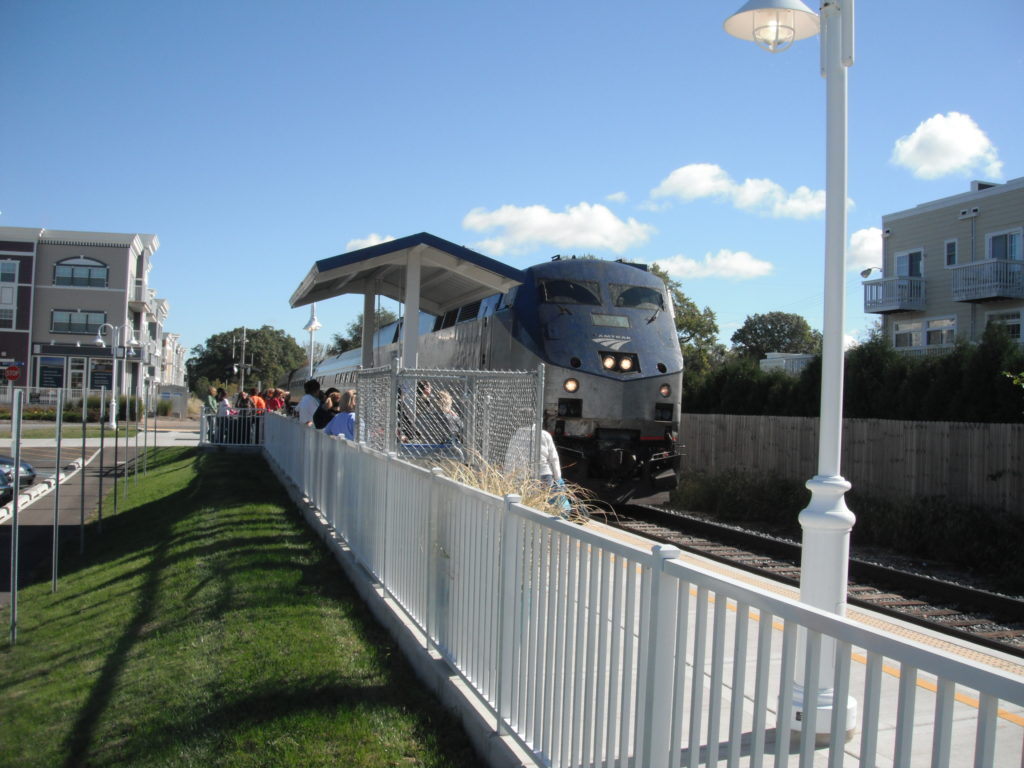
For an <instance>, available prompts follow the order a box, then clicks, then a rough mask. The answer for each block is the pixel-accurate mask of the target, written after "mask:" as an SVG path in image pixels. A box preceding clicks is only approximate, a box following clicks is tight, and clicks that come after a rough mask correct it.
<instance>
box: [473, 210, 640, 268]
mask: <svg viewBox="0 0 1024 768" xmlns="http://www.w3.org/2000/svg"><path fill="white" fill-rule="evenodd" d="M462 226H463V227H464V228H465V229H469V230H473V231H474V232H487V231H489V230H492V229H501V230H504V231H503V232H501V233H500V234H498V235H497V236H495V237H493V238H490V239H488V240H484V241H482V242H480V243H477V244H475V246H474V247H478V248H480V249H481V250H483V251H484V252H485V253H486V252H489V253H493V254H496V255H501V254H503V253H509V252H516V251H525V250H529V249H530V248H533V247H536V246H538V245H551V246H554V247H556V248H564V249H570V248H580V249H608V250H610V251H613V252H615V253H622V252H623V251H625V250H626V249H627V248H630V247H632V246H634V245H640V244H642V243H645V242H647V240H648V239H649V238H650V236H651V234H652V233H653V232H654V227H652V226H651V225H650V224H642V223H641V222H639V221H637V220H636V219H633V218H630V219H627V220H625V221H623V220H622V219H620V218H619V217H618V216H616V215H615V214H614V213H612V212H611V210H609V209H608V207H607V206H604V205H600V204H591V203H580V204H579V205H574V206H571V207H568V208H566V209H565V211H563V212H561V213H558V212H555V211H551V210H549V209H547V208H545V207H544V206H543V205H528V206H525V207H519V206H516V205H503V206H501V208H498V209H497V210H494V211H487V210H484V209H483V208H474V209H473V210H472V211H470V212H469V213H467V214H466V216H465V218H464V219H463V220H462Z"/></svg>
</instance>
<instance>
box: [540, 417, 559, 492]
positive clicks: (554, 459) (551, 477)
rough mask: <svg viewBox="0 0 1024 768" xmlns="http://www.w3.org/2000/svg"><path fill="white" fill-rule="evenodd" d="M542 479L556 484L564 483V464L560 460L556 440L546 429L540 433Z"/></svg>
mask: <svg viewBox="0 0 1024 768" xmlns="http://www.w3.org/2000/svg"><path fill="white" fill-rule="evenodd" d="M539 469H540V479H541V480H544V481H545V482H548V483H551V484H555V483H560V482H562V463H561V462H560V461H559V460H558V449H557V448H555V440H554V438H552V437H551V433H550V432H548V431H547V430H546V429H542V430H541V431H540V462H539Z"/></svg>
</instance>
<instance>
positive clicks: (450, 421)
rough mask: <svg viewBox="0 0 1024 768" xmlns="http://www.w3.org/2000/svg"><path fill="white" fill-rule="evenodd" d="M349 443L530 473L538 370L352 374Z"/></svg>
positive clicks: (538, 406) (535, 448)
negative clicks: (352, 435)
mask: <svg viewBox="0 0 1024 768" xmlns="http://www.w3.org/2000/svg"><path fill="white" fill-rule="evenodd" d="M356 390H357V397H356V439H357V440H360V441H364V442H366V443H367V444H368V445H369V446H370V447H372V448H374V449H376V450H378V451H382V452H388V451H396V452H397V453H398V454H399V456H401V457H402V458H404V459H408V460H411V461H416V462H424V463H431V462H436V461H437V460H438V459H449V460H454V461H458V462H462V463H465V464H467V465H470V466H474V467H477V466H484V465H487V466H491V467H500V468H502V470H503V471H504V472H506V473H516V474H521V475H523V476H526V477H532V476H533V475H534V474H536V471H537V462H538V458H539V450H540V440H539V437H540V424H541V413H542V411H543V392H544V369H543V366H540V367H538V368H537V370H535V371H461V370H460V371H445V370H426V369H399V368H398V366H397V362H396V364H395V365H393V366H391V367H388V368H375V369H369V370H364V371H360V372H359V373H358V374H357V376H356Z"/></svg>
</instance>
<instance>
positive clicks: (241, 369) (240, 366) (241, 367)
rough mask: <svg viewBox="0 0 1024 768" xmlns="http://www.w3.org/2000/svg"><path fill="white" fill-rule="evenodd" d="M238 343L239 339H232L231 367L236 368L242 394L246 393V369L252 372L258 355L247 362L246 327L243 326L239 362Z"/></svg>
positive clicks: (252, 356)
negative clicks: (236, 353) (236, 354)
mask: <svg viewBox="0 0 1024 768" xmlns="http://www.w3.org/2000/svg"><path fill="white" fill-rule="evenodd" d="M237 341H238V339H237V337H235V336H232V337H231V365H232V367H233V368H234V371H235V373H237V374H238V377H239V378H238V390H239V391H240V392H244V391H245V372H246V369H248V370H252V366H253V364H254V363H255V361H256V354H255V353H253V354H252V355H251V356H250V358H251V359H250V360H249V362H248V363H246V362H245V326H244V325H243V326H242V356H241V359H240V362H239V358H237V357H235V344H236V342H237Z"/></svg>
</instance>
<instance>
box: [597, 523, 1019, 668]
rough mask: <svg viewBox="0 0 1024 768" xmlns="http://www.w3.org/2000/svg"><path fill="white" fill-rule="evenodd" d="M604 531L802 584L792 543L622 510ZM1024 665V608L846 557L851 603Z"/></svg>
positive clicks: (1001, 598)
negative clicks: (1020, 660) (616, 530)
mask: <svg viewBox="0 0 1024 768" xmlns="http://www.w3.org/2000/svg"><path fill="white" fill-rule="evenodd" d="M607 522H608V524H609V525H614V526H617V527H620V528H623V529H625V530H629V531H633V532H635V533H639V534H640V535H642V536H645V537H647V538H649V539H653V540H655V541H660V542H663V543H665V544H672V545H673V546H677V547H679V548H680V549H683V550H686V551H688V552H693V553H695V554H699V555H701V556H702V557H707V558H709V559H711V560H716V561H718V562H722V563H726V564H728V565H731V566H733V567H736V568H741V569H743V570H746V571H749V572H752V573H757V574H759V575H761V576H764V577H767V578H771V579H775V580H777V581H780V582H783V583H787V584H795V585H798V584H799V583H800V545H799V544H798V543H796V542H792V541H788V540H786V539H780V538H777V537H772V536H768V535H766V534H760V533H757V532H753V531H747V530H740V529H736V528H732V527H729V526H723V525H720V524H716V523H713V522H709V521H707V520H704V519H701V518H696V517H692V516H689V515H686V514H685V513H681V512H671V511H666V510H663V509H660V508H656V507H647V506H638V505H621V506H618V507H616V508H615V515H610V516H609V518H608V521H607ZM847 602H848V603H849V604H850V605H856V606H859V607H862V608H867V609H870V610H873V611H877V612H880V613H884V614H886V615H889V616H892V617H894V618H899V619H902V620H903V621H907V622H911V623H914V624H918V625H921V626H924V627H928V628H929V629H932V630H934V631H936V632H940V633H943V634H946V635H950V636H953V637H957V638H960V639H962V640H968V641H970V642H972V643H976V644H979V645H984V646H986V647H988V648H993V649H996V650H999V651H1003V652H1004V653H1008V654H1011V655H1014V656H1017V657H1020V658H1024V600H1021V599H1019V598H1014V597H1007V596H1005V595H1000V594H996V593H993V592H987V591H984V590H980V589H976V588H973V587H968V586H964V585H962V584H957V583H953V582H950V581H945V580H942V579H938V578H933V577H930V576H922V575H920V574H916V573H911V572H908V571H904V570H899V569H896V568H891V567H887V566H882V565H878V564H875V563H870V562H867V561H864V560H860V559H857V558H855V557H851V559H850V583H849V587H848V600H847Z"/></svg>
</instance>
